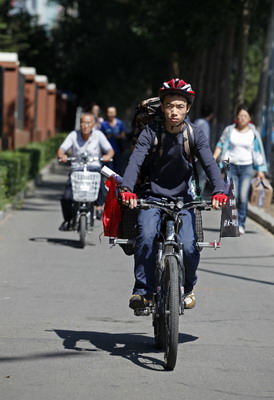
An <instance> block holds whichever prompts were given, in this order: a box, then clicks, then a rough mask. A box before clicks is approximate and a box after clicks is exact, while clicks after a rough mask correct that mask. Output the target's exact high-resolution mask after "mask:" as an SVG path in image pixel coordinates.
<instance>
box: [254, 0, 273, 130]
mask: <svg viewBox="0 0 274 400" xmlns="http://www.w3.org/2000/svg"><path fill="white" fill-rule="evenodd" d="M273 36H274V0H272V2H271V12H270V15H269V23H268V28H267V36H266V42H265V49H264V59H263V65H262V70H261V77H260V84H259V89H258V94H257V98H256V101H255V112H254V116H253V121H254V124H255V125H256V126H257V127H258V129H259V130H261V126H262V109H263V106H264V105H265V102H266V93H267V79H268V71H269V67H270V59H271V47H272V45H273V43H272V41H273Z"/></svg>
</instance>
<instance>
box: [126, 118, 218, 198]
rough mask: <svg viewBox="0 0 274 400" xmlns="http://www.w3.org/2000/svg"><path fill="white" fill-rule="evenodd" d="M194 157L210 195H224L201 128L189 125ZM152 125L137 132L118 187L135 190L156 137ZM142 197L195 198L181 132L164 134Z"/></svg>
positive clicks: (190, 169)
mask: <svg viewBox="0 0 274 400" xmlns="http://www.w3.org/2000/svg"><path fill="white" fill-rule="evenodd" d="M191 126H192V127H193V132H194V154H195V156H196V157H197V159H198V160H199V161H200V163H201V165H202V167H203V168H204V170H205V172H206V174H207V177H208V178H209V180H210V182H211V184H212V186H213V193H216V192H221V191H222V192H224V191H225V187H224V180H223V178H222V176H221V173H220V170H219V168H218V166H217V163H216V161H215V160H214V158H213V156H212V152H211V150H210V148H209V145H208V140H207V138H206V136H205V134H204V133H203V131H201V129H199V128H196V127H195V126H193V125H192V124H191ZM156 130H157V127H156V125H147V126H146V127H145V129H144V130H143V131H142V132H141V133H140V136H139V138H138V141H137V143H136V145H135V148H134V151H133V153H132V155H131V157H130V159H129V163H128V166H127V168H126V170H125V173H124V177H123V182H122V186H124V187H127V188H129V189H130V190H131V191H135V190H136V187H135V184H136V182H137V179H138V175H139V172H140V168H141V166H142V164H143V162H144V160H145V157H146V155H147V154H148V153H149V150H150V149H151V148H152V146H153V144H154V140H155V136H156ZM145 195H151V196H155V197H167V198H168V199H173V200H174V199H175V198H176V197H183V198H184V200H185V201H190V200H192V199H193V198H194V197H195V193H194V188H193V185H192V164H191V162H189V161H188V158H187V155H186V153H185V150H184V147H183V135H182V133H181V132H180V133H178V134H173V133H169V132H166V136H165V140H164V147H163V152H162V156H160V154H159V155H158V157H157V158H156V161H155V162H154V163H153V165H152V166H151V168H150V184H149V185H148V186H147V188H146V192H145Z"/></svg>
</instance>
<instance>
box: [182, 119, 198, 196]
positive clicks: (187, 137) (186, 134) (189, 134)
mask: <svg viewBox="0 0 274 400" xmlns="http://www.w3.org/2000/svg"><path fill="white" fill-rule="evenodd" d="M185 124H186V129H184V131H183V146H184V150H185V152H186V153H187V155H188V157H189V159H190V160H191V164H192V168H193V178H194V182H195V192H196V196H197V197H201V187H200V183H199V174H198V171H197V165H196V162H195V153H194V131H193V128H192V126H191V125H190V124H189V123H188V122H186V121H185Z"/></svg>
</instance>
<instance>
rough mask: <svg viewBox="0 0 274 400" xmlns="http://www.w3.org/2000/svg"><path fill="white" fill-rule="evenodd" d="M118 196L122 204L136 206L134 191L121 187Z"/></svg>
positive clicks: (130, 206)
mask: <svg viewBox="0 0 274 400" xmlns="http://www.w3.org/2000/svg"><path fill="white" fill-rule="evenodd" d="M120 197H121V200H122V204H123V205H124V206H127V207H129V208H135V207H137V196H136V194H135V193H132V192H129V191H127V190H123V189H122V191H121V192H120Z"/></svg>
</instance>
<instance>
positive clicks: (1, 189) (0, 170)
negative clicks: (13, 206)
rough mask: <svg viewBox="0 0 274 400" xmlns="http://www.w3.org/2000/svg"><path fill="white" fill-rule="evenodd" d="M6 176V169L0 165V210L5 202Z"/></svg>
mask: <svg viewBox="0 0 274 400" xmlns="http://www.w3.org/2000/svg"><path fill="white" fill-rule="evenodd" d="M7 174H8V168H7V167H5V166H3V165H0V210H1V209H2V208H3V207H4V205H5V204H6V202H7Z"/></svg>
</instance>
